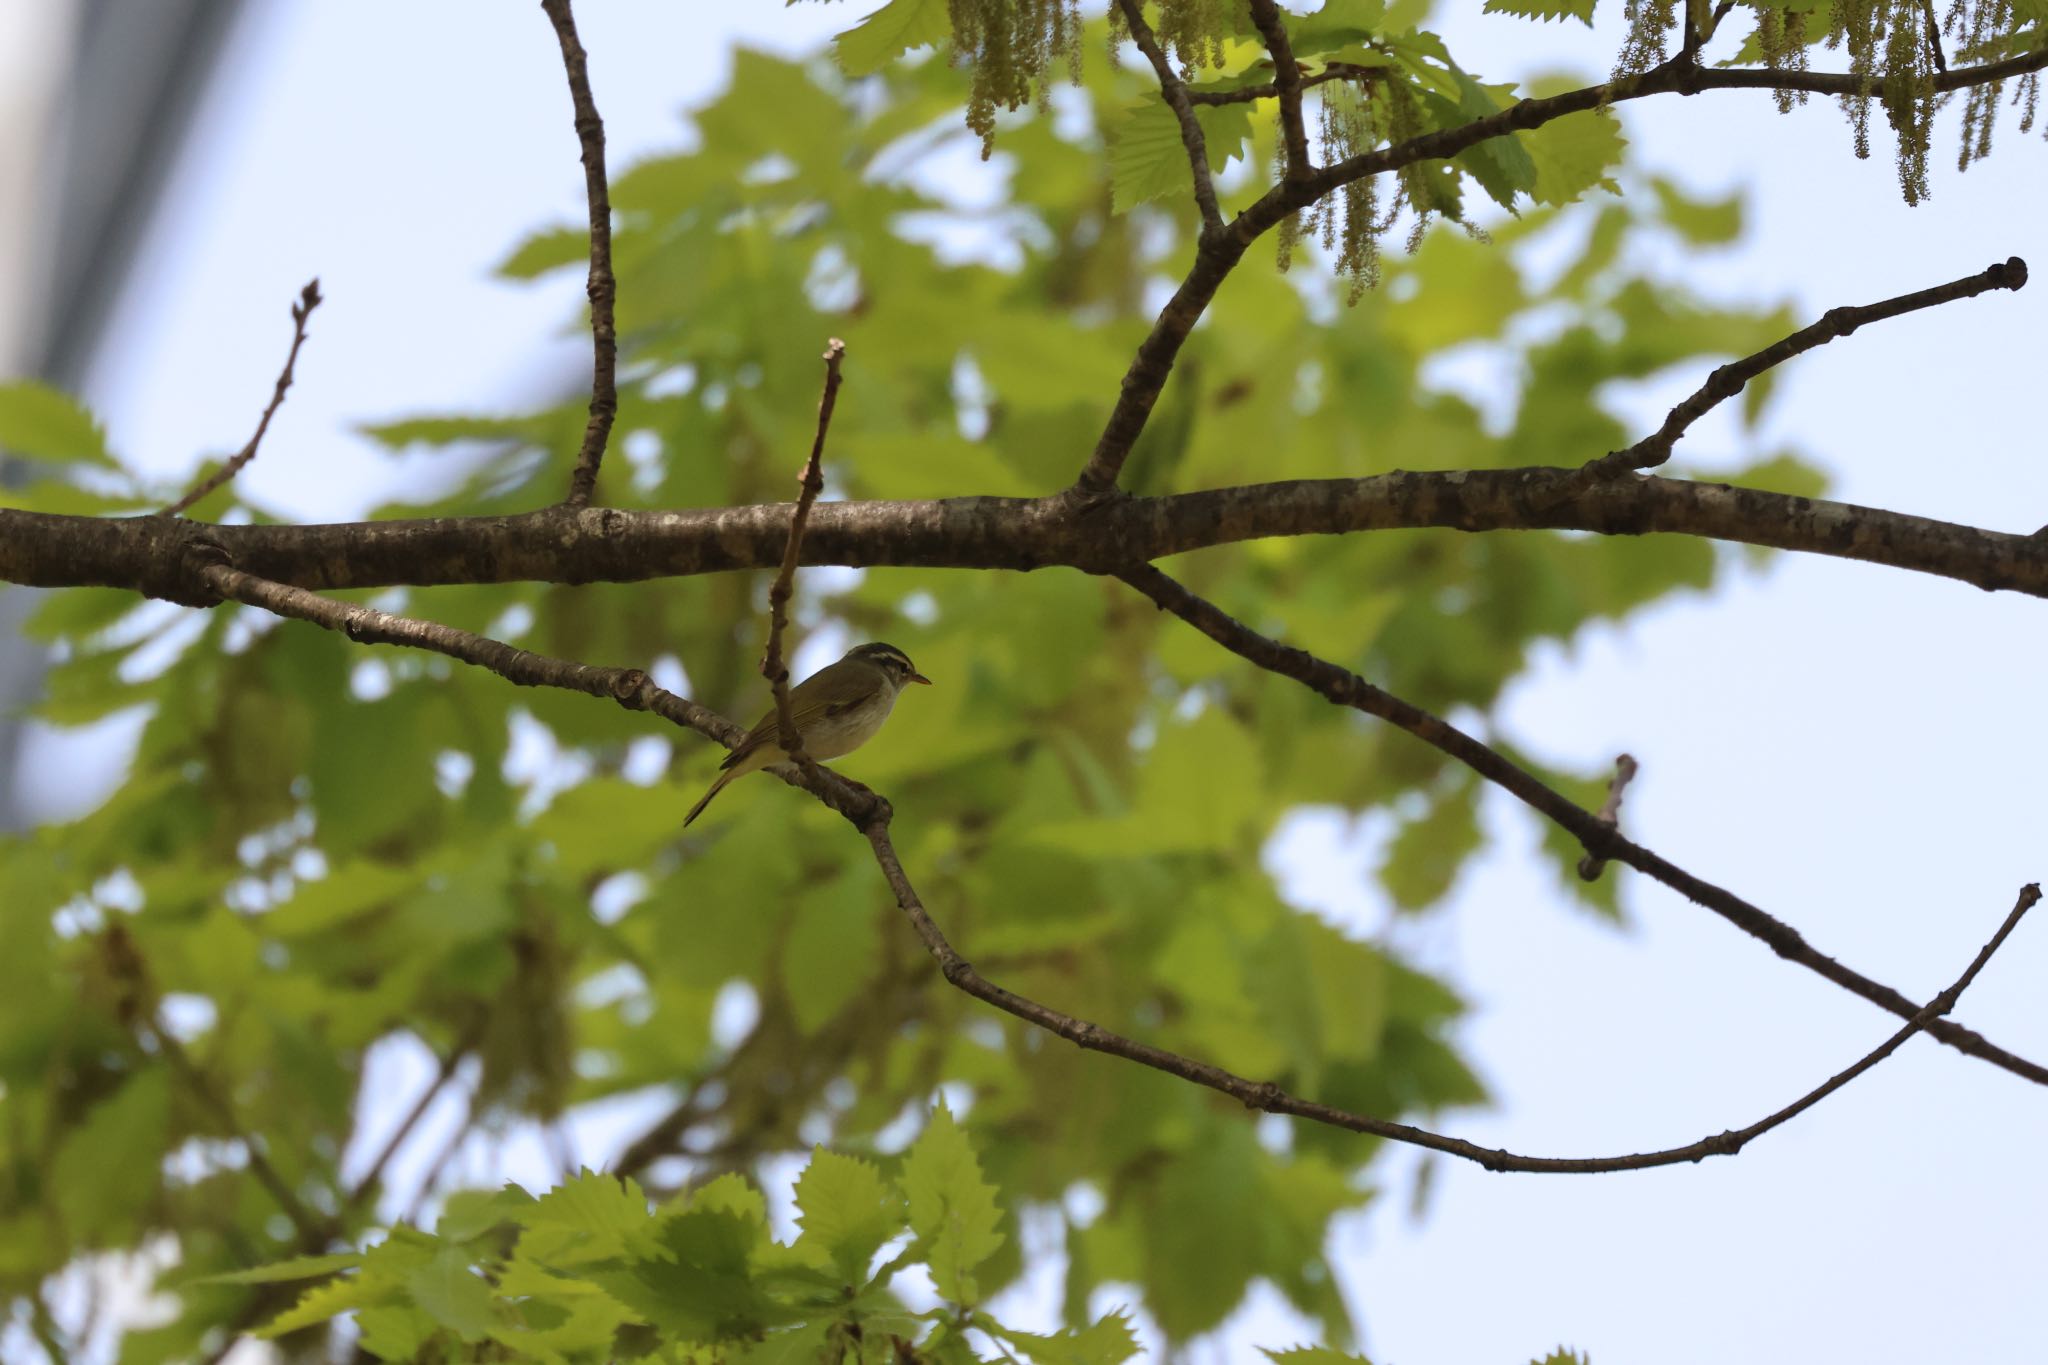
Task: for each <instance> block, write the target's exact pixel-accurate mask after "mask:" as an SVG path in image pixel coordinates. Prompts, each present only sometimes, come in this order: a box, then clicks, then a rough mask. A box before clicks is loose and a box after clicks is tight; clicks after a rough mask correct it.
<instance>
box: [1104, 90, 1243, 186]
mask: <svg viewBox="0 0 2048 1365" xmlns="http://www.w3.org/2000/svg"><path fill="white" fill-rule="evenodd" d="M1195 121H1196V122H1197V123H1199V124H1201V126H1202V145H1203V149H1204V150H1205V151H1206V152H1207V153H1208V162H1209V169H1210V170H1212V171H1220V170H1222V169H1223V168H1224V166H1225V165H1227V164H1228V163H1229V162H1230V160H1231V159H1232V158H1233V157H1236V156H1238V155H1240V154H1241V153H1242V152H1243V150H1244V143H1245V139H1246V138H1248V137H1250V136H1251V132H1252V107H1251V106H1250V105H1249V104H1221V105H1209V104H1205V105H1198V106H1197V107H1196V109H1195ZM1109 177H1110V200H1111V204H1112V206H1113V207H1114V209H1115V211H1116V212H1118V213H1128V212H1130V211H1131V209H1132V207H1133V206H1135V205H1137V204H1142V203H1144V202H1145V201H1146V200H1148V199H1161V198H1164V197H1165V196H1167V195H1170V194H1185V193H1187V192H1188V191H1189V190H1190V189H1191V188H1192V187H1193V184H1194V181H1193V179H1192V178H1191V177H1190V176H1189V174H1188V154H1187V149H1186V147H1184V146H1183V145H1182V143H1181V140H1180V121H1179V120H1178V119H1176V118H1175V117H1174V113H1173V110H1171V109H1169V108H1168V107H1167V106H1166V103H1165V101H1163V100H1158V99H1149V100H1145V101H1143V102H1142V103H1139V104H1136V105H1133V106H1132V107H1131V108H1130V109H1129V110H1127V111H1126V112H1125V114H1124V118H1123V122H1122V123H1120V124H1119V125H1117V130H1116V134H1115V136H1114V138H1113V139H1112V140H1111V144H1110V151H1109Z"/></svg>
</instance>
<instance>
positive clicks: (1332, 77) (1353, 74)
mask: <svg viewBox="0 0 2048 1365" xmlns="http://www.w3.org/2000/svg"><path fill="white" fill-rule="evenodd" d="M1375 74H1376V73H1375V71H1374V69H1373V68H1372V67H1369V66H1360V65H1358V64H1357V63H1356V62H1330V63H1328V64H1326V65H1325V66H1324V67H1323V69H1322V70H1321V71H1318V72H1317V73H1316V74H1315V75H1313V76H1304V75H1301V74H1300V69H1299V68H1296V72H1295V89H1297V90H1311V89H1313V88H1315V87H1316V86H1318V85H1324V84H1327V83H1328V82H1330V81H1362V80H1370V79H1372V77H1373V76H1374V75H1375ZM1279 94H1280V86H1279V82H1277V81H1268V82H1267V83H1266V84H1264V85H1245V86H1239V87H1238V88H1237V89H1235V90H1194V89H1190V90H1189V91H1188V103H1189V104H1255V103H1257V102H1258V101H1260V100H1270V99H1277V98H1278V97H1279ZM1302 141H1303V145H1304V146H1306V145H1307V133H1306V130H1304V132H1303V138H1302Z"/></svg>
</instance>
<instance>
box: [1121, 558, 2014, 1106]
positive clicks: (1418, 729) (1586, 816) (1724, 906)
mask: <svg viewBox="0 0 2048 1365" xmlns="http://www.w3.org/2000/svg"><path fill="white" fill-rule="evenodd" d="M1117 576H1118V577H1119V578H1122V579H1123V581H1124V582H1126V583H1128V584H1130V585H1131V586H1132V587H1134V588H1136V589H1137V590H1138V591H1139V592H1142V593H1144V594H1145V595H1146V596H1147V597H1149V598H1151V599H1152V601H1153V602H1154V603H1156V604H1157V605H1158V606H1159V607H1161V608H1162V609H1164V610H1166V611H1170V612H1172V613H1173V614H1174V615H1176V616H1178V617H1180V618H1181V619H1182V620H1183V621H1186V622H1187V623H1188V624H1189V625H1191V626H1193V627H1194V628H1195V629H1197V630H1199V631H1201V632H1202V633H1203V634H1204V635H1207V636H1208V637H1209V638H1210V639H1212V640H1214V641H1216V642H1217V643H1218V644H1220V645H1222V646H1223V647H1224V648H1225V649H1227V650H1229V651H1231V652H1232V653H1233V654H1237V655H1239V656H1241V657H1242V658H1244V659H1246V660H1248V661H1249V662H1251V663H1254V664H1256V665H1258V666H1259V667H1260V668H1263V669H1266V670H1267V671H1268V672H1271V673H1278V674H1280V675H1281V676H1283V677H1288V678H1293V679H1294V680H1295V681H1296V682H1299V683H1301V684H1302V685H1303V686H1305V687H1307V688H1309V689H1310V690H1311V691H1313V692H1315V693H1316V694H1317V695H1318V696H1321V697H1322V698H1324V699H1325V700H1326V701H1330V702H1334V703H1335V704H1337V705H1339V706H1349V707H1352V708H1353V709H1355V710H1359V711H1363V712H1365V713H1366V714H1367V715H1369V716H1377V717H1379V718H1380V719H1381V720H1384V721H1386V722H1388V723H1389V724H1391V725H1393V726H1395V727H1396V728H1398V729H1401V730H1405V731H1407V732H1408V733H1409V734H1411V735H1414V736H1415V737H1416V738H1417V739H1419V740H1421V741H1422V742H1423V743H1425V744H1428V745H1430V746H1432V747H1433V748H1436V749H1439V750H1441V751H1442V752H1444V753H1446V754H1448V755H1450V756H1451V757H1452V758H1455V759H1457V760H1458V761H1459V762H1460V763H1463V764H1464V765H1465V766H1466V767H1468V768H1470V769H1472V770H1473V771H1474V772H1476V773H1478V774H1479V775H1480V776H1481V777H1483V778H1485V779H1486V780H1487V781H1489V782H1492V783H1493V784H1494V785H1496V786H1498V787H1500V788H1502V789H1503V790H1505V791H1507V792H1508V793H1509V794H1511V795H1513V796H1514V797H1516V798H1517V799H1519V800H1520V801H1522V802H1523V803H1524V804H1526V805H1528V806H1529V807H1531V808H1532V809H1534V810H1535V811H1536V812H1537V813H1538V814H1540V815H1543V816H1545V817H1547V818H1548V819H1550V820H1551V821H1552V822H1553V823H1555V824H1557V825H1559V826H1560V827H1562V828H1563V829H1564V830H1565V831H1566V832H1568V833H1569V834H1571V836H1572V837H1573V838H1575V839H1577V840H1578V841H1579V842H1580V843H1581V844H1583V845H1584V846H1585V849H1586V852H1588V853H1590V854H1592V855H1593V856H1595V857H1597V858H1600V859H1603V860H1606V861H1611V862H1618V863H1625V864H1627V865H1628V866H1630V867H1632V868H1634V869H1636V871H1638V872H1641V873H1642V874H1643V875H1644V876H1647V877H1650V878H1652V879H1654V880H1656V881H1659V882H1662V883H1663V884H1664V885H1666V886H1668V887H1670V888H1671V889H1672V890H1674V891H1676V892H1678V893H1679V894H1680V895H1682V896H1684V897H1685V898H1686V899H1687V900H1690V901H1692V902H1694V903H1695V904H1697V905H1701V906H1704V907H1705V908H1707V909H1708V910H1711V911H1713V912H1714V913H1715V914H1717V915H1719V916H1720V917H1721V918H1722V919H1725V920H1727V921H1728V922H1729V923H1730V924H1733V925H1734V926H1735V927H1736V928H1738V929H1740V930H1742V931H1743V932H1744V933H1746V934H1749V935H1750V936H1751V937H1753V938H1756V939H1759V940H1761V941H1762V942H1763V943H1764V944H1766V945H1767V946H1769V947H1770V949H1771V950H1772V951H1773V952H1775V953H1777V954H1778V956H1780V957H1782V958H1786V959H1788V960H1790V961H1792V962H1796V963H1798V964H1799V965H1800V966H1802V967H1805V968H1806V969H1807V970H1809V971H1811V972H1814V973H1816V974H1817V975H1819V976H1821V977H1822V978H1824V979H1826V980H1828V981H1832V982H1833V983H1834V984H1835V985H1837V986H1840V987H1841V988H1842V989H1843V990H1846V991H1848V992H1849V993H1850V994H1852V995H1856V996H1860V997H1862V998H1863V999H1865V1000H1868V1001H1869V1002H1870V1003H1871V1004H1873V1005H1876V1006H1877V1007H1878V1008H1879V1009H1882V1010H1888V1011H1890V1012H1891V1013H1893V1014H1895V1015H1897V1016H1899V1017H1900V1018H1901V1019H1908V1018H1911V1017H1912V1015H1913V1013H1914V1011H1916V1010H1917V1009H1919V1005H1918V1004H1917V1003H1916V1002H1914V1001H1913V1000H1911V999H1909V998H1908V997H1906V996H1904V995H1901V994H1900V993H1899V992H1897V991H1895V990H1893V989H1892V988H1891V987H1889V986H1886V985H1884V984H1882V983H1880V982H1877V981H1873V980H1871V979H1870V978H1869V977H1867V976H1864V975H1863V974H1861V973H1860V972H1856V971H1854V970H1852V969H1850V968H1848V967H1845V966H1843V965H1842V964H1841V963H1839V962H1837V961H1836V960H1835V959H1833V958H1831V957H1828V956H1827V955H1826V954H1824V953H1822V952H1820V951H1819V950H1817V949H1815V948H1814V947H1813V946H1812V945H1811V944H1809V943H1808V942H1807V941H1806V939H1805V938H1804V937H1802V936H1801V935H1800V933H1799V931H1798V930H1796V929H1794V928H1793V927H1792V926H1791V925H1789V924H1786V923H1785V922H1784V921H1782V920H1779V919H1776V918H1774V917H1773V916H1771V915H1769V914H1767V913H1765V912H1764V911H1763V910H1761V909H1759V908H1758V907H1756V906H1754V905H1752V904H1750V903H1749V902H1748V901H1746V900H1743V899H1742V898H1741V897H1740V896H1737V895H1735V894H1734V893H1733V892H1731V891H1727V890H1724V889H1722V888H1721V887H1718V886H1715V885H1714V884H1713V883H1712V882H1708V881H1705V880H1702V879H1701V878H1699V877H1695V876H1694V875H1693V874H1692V873H1690V872H1687V871H1686V870H1685V869H1683V868H1681V867H1678V866H1676V865H1675V864H1673V863H1670V862H1667V861H1666V860H1665V859H1663V858H1661V857H1659V856H1658V855H1657V854H1655V853H1652V852H1651V851H1650V850H1649V849H1646V848H1643V847H1642V846H1641V845H1638V844H1635V843H1632V842H1630V841H1629V840H1628V839H1626V838H1624V837H1622V835H1621V833H1620V831H1619V830H1617V829H1615V828H1614V826H1612V825H1609V824H1605V823H1603V822H1602V821H1601V820H1600V819H1599V818H1598V817H1597V816H1595V815H1594V814H1593V813H1592V812H1591V811H1588V810H1585V809H1583V808H1582V807H1580V806H1578V805H1577V804H1575V803H1574V802H1572V801H1571V800H1570V799H1569V798H1567V797H1566V796H1565V795H1564V794H1563V793H1561V792H1558V791H1556V790H1555V789H1553V788H1552V787H1550V786H1549V785H1548V784H1546V783H1545V782H1543V781H1542V780H1541V779H1540V778H1538V777H1536V776H1535V775H1534V774H1533V773H1531V772H1529V771H1528V770H1527V769H1525V768H1523V767H1521V766H1520V765H1519V764H1517V763H1515V762H1514V761H1513V760H1511V759H1509V758H1508V757H1507V756H1506V755H1504V754H1502V753H1500V752H1499V751H1498V750H1496V749H1493V748H1491V747H1489V746H1487V745H1485V744H1482V743H1480V742H1479V741H1478V740H1476V739H1474V738H1473V737H1472V736H1470V735H1468V734H1466V733H1465V732H1464V731H1462V730H1460V729H1458V728H1457V727H1456V726H1455V725H1452V724H1450V723H1449V722H1447V721H1445V720H1443V719H1441V718H1439V717H1437V716H1433V715H1431V714H1430V713H1429V712H1427V711H1425V710H1423V709H1422V708H1421V707H1419V706H1416V705H1414V704H1413V703H1410V702H1407V701H1403V700H1402V699H1401V698H1399V697H1396V696H1394V695H1393V694H1392V693H1390V692H1387V691H1384V690H1382V689H1381V688H1378V687H1374V686H1373V685H1372V684H1371V683H1369V682H1367V681H1366V680H1365V679H1363V678H1361V677H1359V676H1358V675H1357V674H1356V673H1353V672H1351V671H1350V670H1348V669H1344V668H1339V667H1338V666H1337V665H1336V664H1333V663H1330V662H1329V661H1328V660H1325V659H1319V658H1317V657H1316V656H1315V655H1313V654H1310V653H1308V652H1306V651H1305V650H1300V649H1295V648H1294V647H1292V646H1290V645H1284V644H1282V643H1280V642H1279V641H1278V640H1274V639H1271V638H1270V637H1268V636H1265V635H1261V634H1259V633H1258V632H1257V631H1255V630H1253V629H1252V628H1251V627H1249V626H1247V625H1245V624H1244V623H1243V622H1241V621H1239V620H1237V619H1236V618H1235V617H1233V616H1231V615H1230V614H1229V613H1228V612H1225V611H1224V610H1223V609H1222V608H1220V607H1218V606H1216V605H1215V604H1214V603H1212V602H1210V601H1208V600H1207V599H1205V598H1202V597H1198V596H1196V595H1195V594H1194V593H1192V592H1189V591H1188V590H1187V589H1186V588H1185V587H1182V586H1181V585H1180V584H1179V583H1177V582H1175V581H1174V580H1173V579H1172V578H1169V577H1168V576H1167V575H1166V574H1164V573H1161V572H1160V571H1159V570H1158V569H1156V568H1154V567H1152V566H1151V565H1149V564H1148V565H1145V566H1143V567H1142V568H1138V569H1127V570H1124V571H1122V572H1120V573H1119V574H1118V575H1117ZM1928 1031H1929V1033H1931V1034H1932V1035H1933V1036H1934V1037H1936V1038H1939V1039H1940V1040H1941V1041H1942V1042H1944V1043H1947V1044H1948V1045H1949V1046H1950V1047H1952V1048H1954V1049H1956V1050H1957V1051H1958V1052H1962V1053H1965V1054H1967V1055H1969V1056H1972V1057H1977V1058H1981V1059H1982V1060H1984V1061H1987V1062H1990V1063H1991V1064H1992V1065H1993V1066H1998V1067H2002V1068H2004V1069H2005V1070H2007V1071H2010V1072H2012V1073H2013V1074H2014V1075H2016V1076H2023V1077H2025V1078H2026V1079H2027V1080H2030V1081H2032V1082H2034V1084H2036V1085H2048V1067H2044V1066H2042V1065H2040V1064H2039V1063H2037V1062H2032V1061H2029V1060H2027V1059H2026V1058H2025V1057H2020V1056H2017V1055H2015V1054H2013V1053H2011V1052H2008V1051H2006V1050H2005V1049H2004V1048H2001V1047H1999V1046H1997V1045H1996V1044H1994V1043H1992V1042H1991V1041H1990V1040H1988V1039H1986V1038H1985V1037H1984V1036H1983V1035H1982V1034H1979V1033H1976V1032H1974V1031H1972V1030H1970V1029H1967V1028H1964V1027H1963V1026H1962V1025H1960V1024H1954V1023H1950V1022H1949V1021H1947V1020H1936V1021H1935V1022H1934V1023H1932V1024H1930V1025H1929V1026H1928Z"/></svg>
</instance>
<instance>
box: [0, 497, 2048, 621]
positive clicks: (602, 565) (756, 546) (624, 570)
mask: <svg viewBox="0 0 2048 1365" xmlns="http://www.w3.org/2000/svg"><path fill="white" fill-rule="evenodd" d="M789 518H790V504H788V503H767V504H760V505H756V506H751V507H719V508H689V509H680V510H675V511H621V510H618V509H613V508H603V509H600V508H584V509H581V510H580V511H571V510H569V509H565V508H550V509H546V510H543V511H538V512H529V513H525V514H522V515H516V516H504V517H436V518H429V519H422V520H414V521H373V522H354V523H344V524H338V525H313V526H208V525H200V524H196V523H193V522H188V521H183V520H178V519H173V518H166V517H151V516H145V517H129V518H102V517H76V516H60V515H56V514H53V513H45V512H24V511H18V510H12V509H0V582H11V583H21V584H26V585H29V586H34V587H81V586H98V587H114V588H127V589H130V590H132V591H135V592H140V593H145V594H147V595H149V596H152V597H162V598H166V599H168V600H170V601H175V602H187V603H191V604H193V605H199V606H205V605H209V604H210V602H211V598H210V596H209V594H208V593H207V591H206V589H205V586H204V584H202V583H199V582H197V581H195V579H194V578H193V576H192V573H191V566H192V563H193V556H194V555H199V556H202V557H203V556H205V555H213V556H215V557H221V556H225V558H226V559H227V560H228V562H231V563H233V564H234V565H235V566H237V567H238V568H242V569H245V570H246V571H248V572H250V573H252V574H255V575H257V576H258V577H262V578H268V579H273V580H275V581H278V582H281V583H291V584H294V585H296V586H299V587H303V588H308V589H313V590H319V589H328V588H369V587H386V586H391V585H398V584H407V585H416V586H425V585H431V584H439V583H509V582H529V581H532V582H552V583H587V582H600V581H601V582H639V581H643V580H646V579H651V578H666V577H675V576H679V575H686V574H699V573H719V572H729V571H732V570H739V569H765V568H772V567H774V566H776V565H777V564H779V563H780V562H781V560H782V553H783V550H784V549H785V548H786V546H787V545H788V539H789ZM1425 526H1434V527H1444V528H1449V529H1454V530H1460V531H1530V530H1573V531H1595V532H1599V533H1601V534H1603V535H1642V534H1646V533H1651V532H1668V533H1673V534H1680V535H1691V536H1704V537H1707V538H1710V539H1714V540H1725V541H1730V542H1733V543H1736V544H1743V545H1759V546H1764V547H1767V548H1771V549H1779V550H1801V551H1805V552H1807V553H1811V554H1824V555H1834V556H1838V557H1840V558H1844V559H1855V560H1861V561H1863V562H1866V563H1871V564H1885V565H1890V566H1891V567H1893V568H1900V569H1911V570H1914V571H1916V572H1919V573H1928V574H1933V575H1935V576H1937V577H1941V578H1953V579H1955V580H1957V581H1959V582H1963V583H1969V584H1972V585H1974V586H1976V587H1979V588H1985V589H1999V590H2009V591H2014V592H2022V593H2026V594H2028V595H2030V596H2035V597H2048V538H2035V537H2030V536H2027V535H2016V534H2010V533H2006V532H2001V531H1987V530H1980V529H1978V528H1976V527H1970V526H1959V525H1956V524H1954V523H1950V522H1943V521H1935V520H1932V519H1930V518H1926V517H1915V516H1909V515H1907V514H1905V513H1901V512H1888V511H1884V510H1881V509H1878V508H1871V507H1860V506H1857V505H1855V504H1853V503H1841V502H1830V501H1827V500H1825V499H1820V498H1802V497H1795V496H1791V495H1788V494H1783V493H1769V492H1764V491H1762V490H1760V489H1754V488H1735V487H1730V486H1729V485H1727V484H1719V483H1700V482H1694V481H1691V480H1684V479H1668V478H1662V477H1658V476H1654V475H1638V476H1631V477H1627V478H1617V479H1603V480H1597V481H1587V480H1586V479H1584V477H1583V474H1582V472H1581V471H1580V470H1577V469H1558V468H1541V467H1539V468H1528V469H1476V470H1448V471H1440V472H1412V471H1399V472H1395V473H1390V474H1379V475H1374V476H1372V477H1370V478H1362V479H1304V480H1295V481H1289V482H1285V483H1268V484H1247V485H1241V486H1239V487H1235V488H1217V489H1209V490H1206V491H1203V492H1197V493H1180V494H1175V495H1172V496H1168V497H1156V498H1153V497H1128V496H1124V495H1120V494H1118V495H1111V496H1107V497H1103V498H1097V499H1086V498H1074V497H1070V496H1067V495H1064V494H1062V495H1055V496H1053V497H1049V498H981V497H969V498H946V499H942V500H936V501H910V502H829V503H823V504H820V505H819V506H817V507H816V508H814V509H813V510H812V514H811V518H810V522H809V524H808V526H807V529H806V531H805V534H804V542H803V549H802V552H801V554H800V556H799V558H800V562H801V563H804V564H848V565H854V566H859V567H880V566H886V565H895V566H904V567H918V568H955V569H1037V568H1044V567H1046V566H1048V565H1055V564H1058V565H1066V566H1069V567H1072V568H1080V569H1088V570H1091V571H1096V572H1108V571H1113V570H1115V569H1117V568H1119V567H1121V566H1122V565H1124V564H1127V563H1130V562H1132V561H1134V560H1140V559H1158V558H1162V557H1165V556H1167V555H1175V554H1182V553H1185V552H1187V551H1190V550H1199V549H1204V548H1207V547H1209V546H1213V545H1228V544H1233V543H1236V542H1239V541H1246V540H1259V539H1264V538H1268V537H1274V536H1302V535H1340V534H1345V533H1348V532H1353V531H1387V530H1399V529H1408V528H1415V527H1425Z"/></svg>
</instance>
